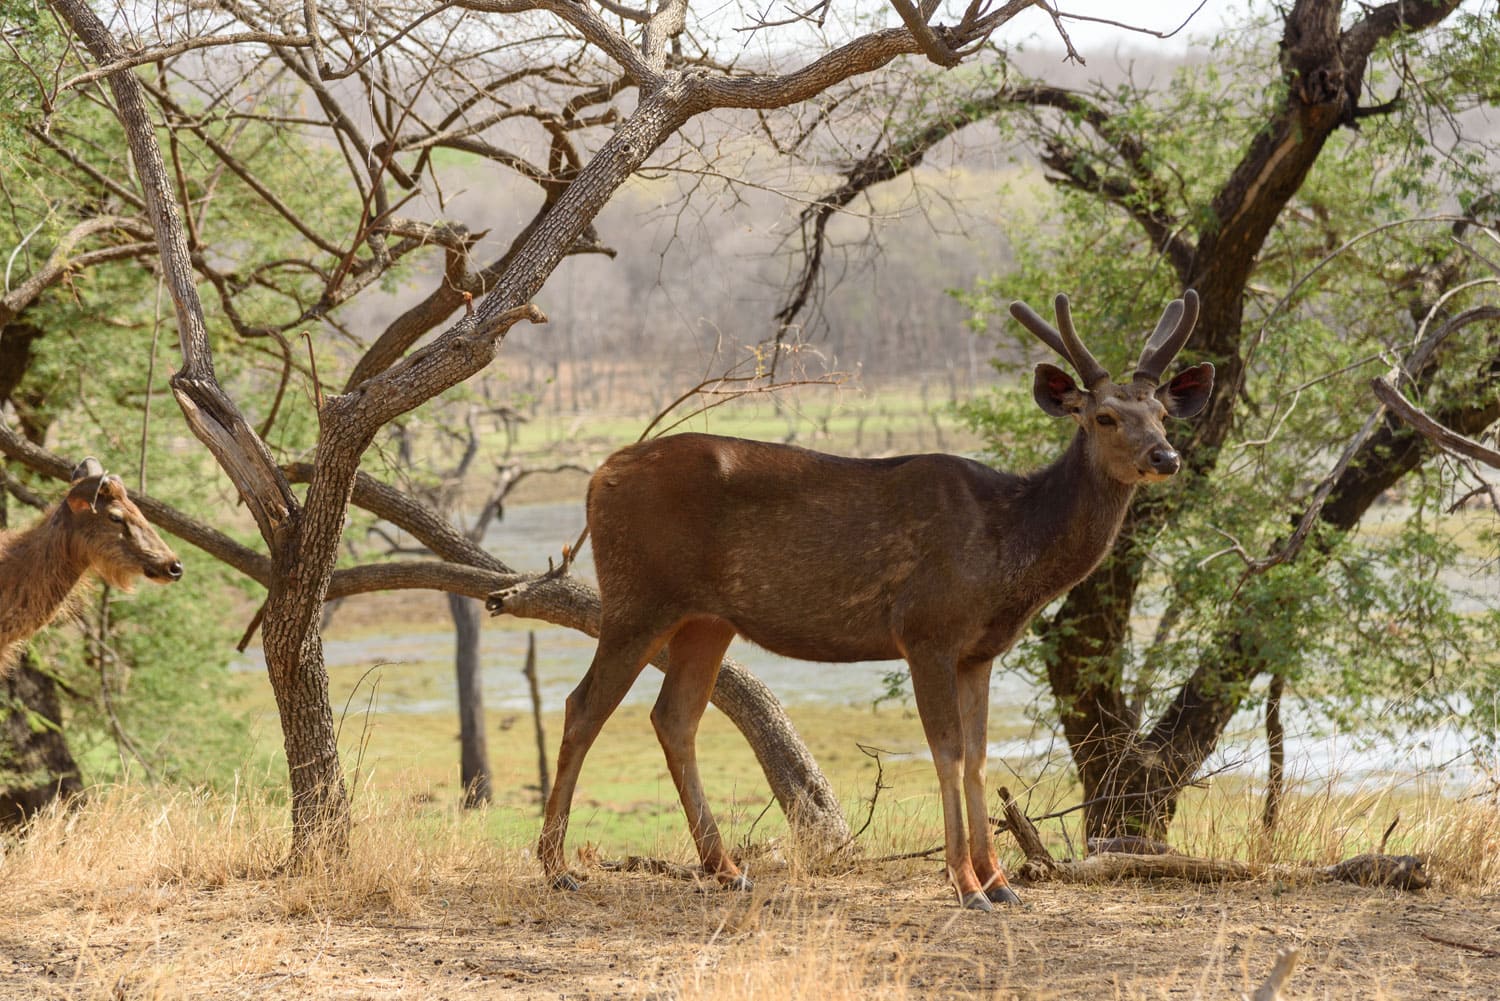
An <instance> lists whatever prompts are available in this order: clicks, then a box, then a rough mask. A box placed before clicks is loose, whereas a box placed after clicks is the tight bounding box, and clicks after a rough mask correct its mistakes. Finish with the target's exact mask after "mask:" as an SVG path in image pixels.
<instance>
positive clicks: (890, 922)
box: [0, 853, 1500, 1001]
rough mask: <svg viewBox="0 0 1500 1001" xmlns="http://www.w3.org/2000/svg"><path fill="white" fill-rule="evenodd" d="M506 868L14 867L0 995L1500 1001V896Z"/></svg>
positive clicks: (916, 869)
mask: <svg viewBox="0 0 1500 1001" xmlns="http://www.w3.org/2000/svg"><path fill="white" fill-rule="evenodd" d="M409 861H410V860H392V866H393V871H401V870H403V866H405V865H406V864H407V863H409ZM491 861H497V860H493V859H492V860H491ZM498 861H500V865H499V866H498V868H497V867H493V866H490V865H468V866H463V865H460V866H457V867H454V868H451V869H447V870H445V871H433V872H430V873H426V874H423V875H422V876H421V877H420V878H417V879H407V878H404V877H403V878H401V879H397V880H394V881H391V882H390V883H389V884H388V885H384V886H382V882H381V880H380V879H379V878H378V876H377V877H376V878H375V879H374V880H373V881H371V882H364V883H361V885H360V886H359V887H357V888H352V889H350V890H349V891H348V892H347V893H345V892H343V891H342V890H341V888H340V887H339V885H338V884H337V882H336V881H334V882H333V883H323V884H318V885H308V884H307V883H306V881H303V880H295V879H287V878H284V877H278V876H267V877H264V878H253V877H246V876H240V877H233V876H231V877H229V878H226V879H225V880H224V881H222V883H218V884H217V885H212V884H210V885H204V884H202V883H197V884H193V883H191V882H182V881H177V880H174V879H172V878H170V876H167V877H165V878H159V879H153V880H148V881H145V882H136V881H135V880H133V879H131V880H125V881H112V880H108V879H105V880H99V881H95V882H93V883H92V885H90V886H88V887H86V888H80V889H77V890H69V889H68V888H67V887H66V886H62V885H59V886H46V887H36V888H34V889H31V890H28V888H27V887H24V886H18V885H16V884H15V882H13V881H12V877H13V876H14V875H18V873H11V874H10V875H9V876H6V881H5V885H4V887H3V889H0V908H3V910H4V914H3V917H0V997H3V998H6V999H11V998H16V999H21V998H28V999H29V998H51V997H57V998H75V997H76V998H94V997H99V998H105V997H108V998H120V999H123V998H282V997H285V998H313V999H345V998H347V999H363V998H382V999H383V998H423V999H427V998H431V999H440V998H453V999H466V998H699V997H713V998H737V997H744V998H750V997H764V998H835V999H836V998H845V997H848V998H853V997H860V998H868V997H882V998H912V997H915V998H929V997H932V998H938V997H942V998H947V997H985V998H1006V999H1009V998H1016V999H1028V1001H1030V999H1038V1001H1039V999H1043V998H1091V999H1093V998H1239V997H1241V996H1242V995H1243V994H1248V993H1249V992H1250V991H1252V990H1253V989H1254V987H1255V986H1256V985H1257V984H1259V983H1260V982H1261V980H1262V979H1264V977H1265V975H1266V974H1267V972H1268V971H1269V970H1270V969H1271V966H1272V963H1273V961H1274V959H1275V956H1276V953H1277V951H1278V949H1280V948H1283V947H1287V946H1296V947H1299V948H1300V949H1301V955H1300V962H1299V965H1298V967H1297V969H1296V972H1295V973H1294V975H1293V977H1292V979H1291V982H1290V990H1288V991H1287V992H1286V994H1285V995H1284V996H1285V997H1287V998H1296V999H1307V998H1340V999H1342V998H1391V999H1406V998H1464V999H1489V998H1497V997H1500V951H1497V950H1500V896H1496V895H1489V896H1482V895H1473V894H1454V893H1448V892H1445V891H1444V890H1443V889H1441V888H1437V889H1430V890H1426V891H1420V892H1416V893H1399V892H1396V891H1386V890H1367V889H1362V888H1358V887H1353V886H1348V885H1332V886H1328V885H1321V886H1292V887H1289V886H1283V885H1275V884H1271V883H1251V884H1238V885H1227V886H1220V887H1199V886H1191V885H1187V884H1183V883H1166V884H1161V885H1144V884H1140V883H1122V884H1117V885H1110V886H1100V887H1077V886H1059V885H1046V886H1038V887H1031V888H1023V890H1022V895H1023V898H1024V901H1025V903H1024V906H1023V907H1021V908H1019V909H1011V910H1008V911H1005V912H1003V913H995V914H979V913H973V912H963V911H960V910H958V909H957V908H956V906H955V905H954V903H953V900H952V899H951V897H950V896H949V895H948V894H947V893H946V892H945V890H944V887H943V885H942V883H941V881H940V877H939V875H938V873H937V871H936V866H934V865H933V864H931V863H899V864H895V865H884V866H873V867H869V868H864V869H861V870H858V871H856V872H854V873H852V874H848V875H844V876H840V877H832V878H827V877H808V876H798V875H795V874H793V873H791V872H789V871H786V870H783V871H779V872H778V871H769V872H764V871H763V872H761V873H759V874H758V882H757V886H756V889H755V891H754V892H753V893H751V894H734V893H729V892H725V891H721V890H717V889H705V888H702V887H699V886H696V885H695V884H693V883H690V882H685V881H681V880H674V879H671V878H668V877H665V876H659V875H648V874H637V873H620V872H606V871H597V870H596V871H593V872H592V873H590V879H589V881H588V882H587V883H586V885H585V887H584V889H583V890H582V891H581V892H579V893H576V894H558V893H550V892H546V891H544V890H543V888H542V885H541V883H542V881H541V877H540V874H539V873H537V872H535V871H533V870H532V869H531V864H530V863H529V862H528V861H526V860H525V859H522V858H519V857H518V855H517V854H516V853H509V854H508V855H507V857H506V858H505V859H504V860H498ZM5 868H6V866H5V863H4V861H0V875H3V874H5ZM21 868H22V871H21V872H20V873H19V875H25V873H26V869H27V867H26V866H22V867H21ZM1482 950H1489V951H1488V953H1487V954H1486V952H1484V951H1482Z"/></svg>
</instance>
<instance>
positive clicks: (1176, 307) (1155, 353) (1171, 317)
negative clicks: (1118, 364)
mask: <svg viewBox="0 0 1500 1001" xmlns="http://www.w3.org/2000/svg"><path fill="white" fill-rule="evenodd" d="M1197 322H1198V293H1197V292H1196V291H1194V290H1193V289H1188V290H1187V291H1186V292H1184V293H1182V298H1181V299H1173V300H1172V301H1171V302H1170V303H1168V304H1167V308H1166V310H1164V311H1163V312H1162V314H1161V320H1160V321H1158V322H1157V324H1156V330H1154V331H1152V333H1151V339H1150V340H1148V341H1147V342H1146V346H1145V347H1144V348H1143V349H1142V350H1141V358H1140V361H1138V362H1136V363H1135V378H1136V379H1137V380H1138V381H1142V382H1149V383H1151V384H1152V385H1153V386H1154V385H1156V383H1157V381H1158V380H1159V379H1161V374H1162V372H1164V371H1166V368H1167V366H1168V365H1170V364H1171V363H1172V359H1173V358H1175V357H1177V352H1179V351H1181V350H1182V346H1183V345H1184V344H1186V343H1187V339H1188V335H1190V334H1191V333H1192V332H1193V325H1194V324H1196V323H1197Z"/></svg>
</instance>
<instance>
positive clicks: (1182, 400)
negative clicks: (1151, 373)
mask: <svg viewBox="0 0 1500 1001" xmlns="http://www.w3.org/2000/svg"><path fill="white" fill-rule="evenodd" d="M1213 389H1214V367H1213V366H1212V365H1210V364H1209V363H1208V362H1204V363H1203V364H1201V365H1194V366H1193V367H1192V368H1188V369H1183V370H1182V371H1181V372H1179V373H1177V375H1175V376H1173V378H1172V381H1171V382H1169V383H1167V384H1166V385H1165V386H1163V387H1161V388H1160V389H1158V390H1157V391H1156V398H1157V399H1158V400H1160V401H1161V404H1162V406H1164V407H1166V408H1167V413H1169V414H1171V415H1172V416H1173V417H1193V416H1195V415H1196V414H1197V413H1198V411H1200V410H1202V409H1203V407H1204V404H1206V403H1208V395H1209V394H1210V393H1212V392H1213Z"/></svg>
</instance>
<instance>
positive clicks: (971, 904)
mask: <svg viewBox="0 0 1500 1001" xmlns="http://www.w3.org/2000/svg"><path fill="white" fill-rule="evenodd" d="M1012 895H1013V896H1014V894H1012ZM994 909H995V905H994V904H992V903H990V898H989V897H987V896H985V895H984V894H983V893H982V892H980V891H979V890H975V891H974V892H973V893H965V894H964V910H966V911H993V910H994Z"/></svg>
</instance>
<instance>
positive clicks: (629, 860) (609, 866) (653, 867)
mask: <svg viewBox="0 0 1500 1001" xmlns="http://www.w3.org/2000/svg"><path fill="white" fill-rule="evenodd" d="M599 868H601V869H605V870H608V871H610V872H649V873H653V874H655V875H658V876H671V877H672V878H673V879H687V880H692V881H694V882H697V881H699V880H701V879H703V878H704V873H703V870H702V869H701V868H698V867H696V866H690V865H679V864H678V863H676V862H668V861H667V860H666V859H659V858H651V857H649V856H646V855H630V856H627V857H626V858H625V859H624V860H619V859H614V860H609V861H604V862H600V863H599Z"/></svg>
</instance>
